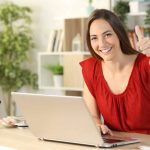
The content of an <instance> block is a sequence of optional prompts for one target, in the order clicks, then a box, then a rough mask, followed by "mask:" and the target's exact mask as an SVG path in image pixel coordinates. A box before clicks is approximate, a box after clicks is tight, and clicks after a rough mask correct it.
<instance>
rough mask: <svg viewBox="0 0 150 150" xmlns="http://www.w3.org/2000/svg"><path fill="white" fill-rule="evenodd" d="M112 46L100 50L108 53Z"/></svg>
mask: <svg viewBox="0 0 150 150" xmlns="http://www.w3.org/2000/svg"><path fill="white" fill-rule="evenodd" d="M111 49H112V48H107V49H103V50H100V51H101V52H102V53H108V52H109V51H111Z"/></svg>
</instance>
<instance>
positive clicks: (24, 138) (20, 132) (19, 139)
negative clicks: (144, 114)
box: [0, 127, 150, 150]
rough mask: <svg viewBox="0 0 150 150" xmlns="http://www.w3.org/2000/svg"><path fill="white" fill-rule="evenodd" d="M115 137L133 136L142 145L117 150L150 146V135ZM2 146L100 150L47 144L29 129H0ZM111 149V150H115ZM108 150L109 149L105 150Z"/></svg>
mask: <svg viewBox="0 0 150 150" xmlns="http://www.w3.org/2000/svg"><path fill="white" fill-rule="evenodd" d="M114 134H115V135H121V136H132V137H135V138H139V139H141V141H142V142H141V143H138V144H131V145H126V146H120V147H117V148H113V149H115V150H116V149H117V150H121V149H126V150H129V149H132V150H136V149H138V147H139V146H140V145H148V146H150V135H145V134H136V133H122V132H114ZM89 136H90V135H89ZM0 145H1V146H6V147H10V148H15V149H17V150H99V149H100V148H94V147H88V146H80V145H73V144H64V143H58V142H46V141H41V140H38V139H37V138H36V137H35V136H33V135H32V133H31V132H30V130H29V129H28V128H26V129H18V128H2V127H1V128H0ZM113 149H109V150H113ZM104 150H108V149H104Z"/></svg>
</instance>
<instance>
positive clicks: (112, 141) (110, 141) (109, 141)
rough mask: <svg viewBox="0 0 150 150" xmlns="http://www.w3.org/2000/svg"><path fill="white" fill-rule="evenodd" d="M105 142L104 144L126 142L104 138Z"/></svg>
mask: <svg viewBox="0 0 150 150" xmlns="http://www.w3.org/2000/svg"><path fill="white" fill-rule="evenodd" d="M103 140H104V142H106V143H110V144H111V143H116V142H122V141H124V140H119V139H105V138H103Z"/></svg>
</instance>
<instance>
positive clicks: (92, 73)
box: [80, 54, 150, 134]
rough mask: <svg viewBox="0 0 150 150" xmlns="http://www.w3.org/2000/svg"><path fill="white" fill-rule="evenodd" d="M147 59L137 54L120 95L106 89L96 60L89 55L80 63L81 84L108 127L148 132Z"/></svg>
mask: <svg viewBox="0 0 150 150" xmlns="http://www.w3.org/2000/svg"><path fill="white" fill-rule="evenodd" d="M149 60H150V59H149V58H148V57H146V56H145V55H142V54H139V55H138V56H137V58H136V60H135V63H134V67H133V70H132V73H131V76H130V79H129V82H128V85H127V87H126V89H125V91H124V92H123V93H121V94H113V93H112V92H111V90H110V89H109V86H108V84H107V82H106V80H105V78H104V76H103V71H102V66H101V62H100V61H99V60H97V59H96V58H94V57H91V58H89V59H87V60H84V61H82V62H81V63H80V65H81V66H82V74H83V77H84V80H85V83H86V84H87V87H88V89H89V91H90V92H91V94H92V95H93V96H94V98H95V99H96V103H97V105H98V109H99V113H101V114H102V115H103V118H104V121H105V124H106V125H107V126H108V127H109V128H110V129H112V130H119V131H128V132H138V133H146V134H150V64H149ZM118 84H119V83H118ZM120 84H121V83H120Z"/></svg>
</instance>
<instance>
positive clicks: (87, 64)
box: [80, 57, 97, 97]
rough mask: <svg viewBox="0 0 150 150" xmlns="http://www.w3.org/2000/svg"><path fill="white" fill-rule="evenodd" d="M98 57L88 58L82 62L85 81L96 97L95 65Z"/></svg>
mask: <svg viewBox="0 0 150 150" xmlns="http://www.w3.org/2000/svg"><path fill="white" fill-rule="evenodd" d="M96 61H97V60H96V59H95V58H93V57H92V58H88V59H86V60H84V61H82V62H80V65H81V67H82V75H83V78H84V81H85V83H86V85H87V87H88V89H89V91H90V92H91V94H92V95H93V97H95V92H94V91H95V90H94V73H95V65H96Z"/></svg>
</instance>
